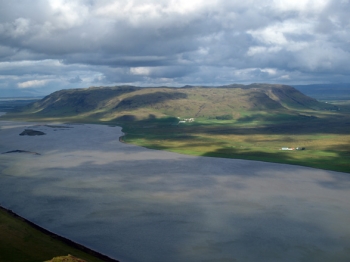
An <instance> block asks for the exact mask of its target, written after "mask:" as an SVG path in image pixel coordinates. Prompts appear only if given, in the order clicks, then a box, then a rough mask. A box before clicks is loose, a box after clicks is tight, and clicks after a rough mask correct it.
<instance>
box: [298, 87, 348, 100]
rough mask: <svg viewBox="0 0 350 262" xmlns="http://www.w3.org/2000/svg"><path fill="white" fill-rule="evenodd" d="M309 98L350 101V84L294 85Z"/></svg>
mask: <svg viewBox="0 0 350 262" xmlns="http://www.w3.org/2000/svg"><path fill="white" fill-rule="evenodd" d="M293 87H295V88H296V89H298V90H299V91H301V92H302V93H304V94H305V95H307V96H310V97H313V98H316V99H320V100H342V99H350V84H314V85H293Z"/></svg>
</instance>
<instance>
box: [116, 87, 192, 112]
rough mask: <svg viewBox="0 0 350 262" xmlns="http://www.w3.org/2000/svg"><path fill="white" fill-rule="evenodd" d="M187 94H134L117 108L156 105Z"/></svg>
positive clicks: (159, 92)
mask: <svg viewBox="0 0 350 262" xmlns="http://www.w3.org/2000/svg"><path fill="white" fill-rule="evenodd" d="M186 98H187V94H185V93H181V92H161V91H157V92H154V93H150V94H143V95H134V96H130V97H128V98H125V99H123V100H121V101H120V102H119V103H118V104H117V105H116V106H115V108H114V109H115V110H117V111H123V110H135V109H139V108H143V107H156V106H157V105H158V104H160V103H163V102H166V101H169V100H178V99H186Z"/></svg>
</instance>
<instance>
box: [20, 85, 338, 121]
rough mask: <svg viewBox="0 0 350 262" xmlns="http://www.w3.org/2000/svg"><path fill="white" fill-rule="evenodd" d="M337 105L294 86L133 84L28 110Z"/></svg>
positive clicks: (218, 111) (131, 112)
mask: <svg viewBox="0 0 350 262" xmlns="http://www.w3.org/2000/svg"><path fill="white" fill-rule="evenodd" d="M333 108H334V106H331V105H328V104H326V103H321V102H318V101H316V100H315V99H312V98H310V97H307V96H305V95H303V94H302V93H300V92H299V91H297V90H296V89H294V88H293V87H290V86H284V85H268V84H252V85H248V86H244V85H232V86H224V87H216V88H203V87H190V88H189V87H187V88H167V87H158V88H140V87H133V86H119V87H104V88H98V87H93V88H87V89H71V90H61V91H57V92H55V93H53V94H51V95H49V96H47V97H45V98H44V99H42V100H40V101H38V102H36V103H34V104H32V105H31V106H29V107H27V108H25V112H24V113H26V112H27V113H34V114H35V115H37V116H41V117H57V116H59V117H77V116H79V117H80V118H85V119H89V118H90V119H95V120H101V121H103V120H105V121H110V120H114V119H118V118H120V117H123V116H125V115H126V116H129V117H130V116H133V117H134V118H135V119H145V118H148V117H149V116H150V115H151V116H156V117H162V116H173V117H175V116H180V117H196V118H198V117H202V118H203V117H204V118H213V117H216V116H220V115H231V116H232V118H235V119H238V118H240V117H241V115H242V114H243V115H244V113H245V112H246V111H261V110H265V111H266V110H267V111H276V110H277V111H279V112H288V111H289V110H290V109H328V110H330V109H333Z"/></svg>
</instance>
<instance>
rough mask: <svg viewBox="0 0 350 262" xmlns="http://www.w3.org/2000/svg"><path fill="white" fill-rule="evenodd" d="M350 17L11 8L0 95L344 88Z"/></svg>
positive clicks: (85, 4)
mask: <svg viewBox="0 0 350 262" xmlns="http://www.w3.org/2000/svg"><path fill="white" fill-rule="evenodd" d="M349 13H350V3H349V1H336V0H318V1H316V0H302V1H292V0H262V1H253V0H246V1H238V0H232V1H224V0H206V1H204V0H193V1H188V0H186V1H185V0H172V1H166V0H134V1H128V0H118V1H117V0H100V1H97V0H72V1H66V0H49V1H44V0H34V1H30V3H29V2H23V1H8V2H6V4H5V3H1V4H0V43H1V44H0V74H1V75H2V76H3V77H2V78H0V88H1V86H6V88H19V87H20V86H23V83H26V82H30V81H34V80H33V79H36V80H37V81H44V80H45V81H47V83H46V84H44V85H41V86H40V85H35V84H33V85H31V88H36V87H39V88H44V89H45V90H47V91H51V90H52V89H54V87H53V86H51V83H55V84H56V88H62V87H63V88H70V87H83V86H84V85H86V86H89V85H95V84H106V85H114V84H124V83H127V84H138V85H152V84H158V83H164V82H167V83H171V84H174V85H178V86H181V85H185V84H208V83H211V84H217V85H220V84H229V83H233V82H237V83H251V82H258V81H262V82H282V83H292V82H293V81H295V82H297V83H300V82H303V83H321V82H324V81H326V82H329V81H337V80H334V79H338V80H339V81H347V82H350V74H349V73H350V72H349V70H350V59H349V55H350V44H349V43H350V30H349V28H350V22H349V19H348V14H349ZM271 70H274V72H276V73H275V74H271V73H269V72H272V71H271ZM325 73H327V76H328V78H326V77H325ZM283 76H285V77H283ZM286 76H288V77H286ZM295 77H297V78H295ZM33 83H34V82H33ZM24 85H26V84H24ZM29 86H30V85H29ZM50 86H51V87H50Z"/></svg>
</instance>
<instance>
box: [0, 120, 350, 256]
mask: <svg viewBox="0 0 350 262" xmlns="http://www.w3.org/2000/svg"><path fill="white" fill-rule="evenodd" d="M24 129H33V130H37V131H42V132H44V133H46V135H42V136H19V134H20V133H21V132H22V131H23V130H24ZM120 135H122V133H121V129H120V128H119V127H108V126H99V125H60V124H51V125H50V126H45V125H43V124H33V123H14V122H4V121H0V153H3V152H8V151H12V150H23V151H27V152H22V153H8V154H0V188H1V190H0V204H1V205H3V206H4V207H6V208H9V209H12V210H13V211H14V212H16V213H18V214H20V215H22V216H24V217H25V218H27V219H29V220H31V221H33V222H34V223H37V224H39V225H40V226H42V227H45V228H47V229H48V230H51V231H53V232H55V233H57V234H60V235H62V236H64V237H68V238H70V239H72V240H73V241H76V242H78V243H81V244H83V245H86V246H88V247H90V248H93V249H95V250H97V251H99V252H101V253H105V254H106V255H109V256H111V257H114V258H116V259H119V260H121V261H122V262H123V261H124V262H133V261H152V262H156V261H162V262H163V261H167V262H168V261H169V262H172V261H181V262H183V261H205V262H209V261H222V262H223V261H225V262H228V261H293V262H294V261H350V226H349V221H350V201H349V200H350V175H349V174H344V173H337V172H331V171H323V170H317V169H312V168H306V167H299V166H290V165H281V164H273V163H263V162H256V161H244V160H232V159H219V158H205V157H193V156H184V155H179V154H174V153H168V152H163V151H155V150H148V149H145V148H141V147H137V146H133V145H126V144H122V143H120V142H119V141H118V138H119V136H120ZM34 152H35V153H39V154H40V155H35V154H33V153H34Z"/></svg>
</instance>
